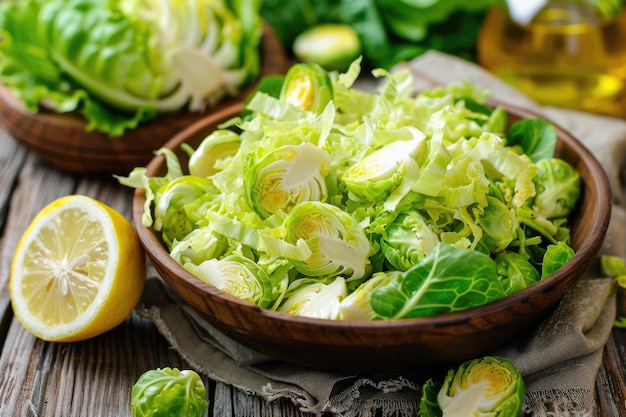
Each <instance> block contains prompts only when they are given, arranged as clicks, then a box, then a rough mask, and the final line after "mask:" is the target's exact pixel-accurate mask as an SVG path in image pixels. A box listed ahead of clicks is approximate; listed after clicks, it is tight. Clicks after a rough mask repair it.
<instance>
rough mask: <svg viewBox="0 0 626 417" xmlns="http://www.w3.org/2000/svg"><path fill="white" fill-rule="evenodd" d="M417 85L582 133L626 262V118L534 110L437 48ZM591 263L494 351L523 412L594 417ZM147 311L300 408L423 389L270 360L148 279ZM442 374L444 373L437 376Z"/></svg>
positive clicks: (599, 299)
mask: <svg viewBox="0 0 626 417" xmlns="http://www.w3.org/2000/svg"><path fill="white" fill-rule="evenodd" d="M405 65H406V66H407V67H408V68H409V69H411V71H413V72H414V74H415V77H416V89H423V88H428V87H432V83H433V82H434V83H439V84H446V83H448V82H450V81H454V80H460V79H466V80H468V81H470V82H472V83H473V84H476V85H479V86H482V87H484V88H489V89H490V90H491V91H492V97H494V98H495V99H498V100H500V101H503V102H508V103H511V104H515V105H517V106H518V107H526V108H530V109H533V110H535V111H538V112H539V113H540V114H542V115H543V116H544V117H546V118H548V119H551V120H553V121H554V122H556V123H557V124H559V125H560V126H562V127H564V128H565V129H567V130H569V131H570V132H572V133H573V134H574V135H575V136H576V137H578V138H579V139H580V140H581V141H582V142H583V143H584V144H585V145H586V146H587V147H588V148H589V149H590V150H591V151H592V153H593V154H594V155H595V156H596V157H597V158H598V159H599V160H600V162H601V163H602V165H603V166H604V167H605V168H606V171H607V174H608V175H609V178H610V181H611V185H612V187H613V193H614V208H613V216H612V219H611V222H612V223H611V227H610V231H609V234H608V236H607V239H606V242H605V245H604V248H603V253H610V254H614V255H620V256H623V257H625V258H626V239H625V238H624V235H623V231H624V230H626V229H625V226H626V215H625V213H626V212H625V211H624V207H623V205H624V201H623V198H624V197H623V193H622V189H623V186H622V183H621V176H622V173H623V168H624V167H623V165H624V157H625V155H626V154H625V149H624V147H625V146H626V122H623V121H620V120H616V119H611V118H608V117H602V116H594V115H589V114H585V113H578V112H573V111H566V110H560V109H554V108H540V107H538V106H536V105H535V104H534V103H533V102H532V101H530V100H529V99H528V98H526V97H525V96H523V95H522V94H520V93H519V92H518V91H516V90H515V89H513V88H511V87H510V86H508V85H506V84H504V83H503V82H501V81H499V80H497V79H495V78H494V77H492V76H490V75H489V74H488V73H486V72H485V71H484V70H482V69H481V68H479V67H478V66H475V65H472V64H470V63H467V62H465V61H462V60H460V59H458V58H455V57H451V56H448V55H444V54H441V53H437V52H429V53H427V54H425V55H422V56H421V57H419V58H417V59H415V60H414V61H411V62H410V63H407V64H405ZM598 276H599V270H598V269H597V268H596V266H594V267H593V268H591V269H590V270H589V271H588V273H587V276H586V278H585V279H583V280H581V281H580V282H579V283H578V284H577V285H576V286H575V288H573V289H572V290H571V291H570V292H569V293H568V294H567V295H566V297H565V298H564V299H563V301H562V302H561V303H560V304H559V306H558V308H557V309H556V310H555V311H554V312H553V313H552V314H551V315H550V316H549V317H547V318H546V319H545V320H544V321H543V322H542V323H541V324H539V325H538V326H537V327H536V328H533V329H531V331H529V332H528V333H527V334H524V335H521V336H520V338H519V340H515V341H512V342H511V343H509V344H507V345H506V346H504V347H503V348H501V349H498V350H497V351H495V352H493V353H494V354H499V355H503V356H506V357H508V358H510V359H511V360H512V361H513V362H514V363H515V364H516V365H517V366H518V367H519V368H520V370H521V372H522V374H523V376H524V381H525V383H526V387H527V393H526V397H525V399H524V409H523V412H522V415H532V416H555V415H593V414H594V412H595V409H594V408H595V399H594V386H595V378H596V375H597V372H598V369H599V366H600V364H601V359H602V353H603V347H604V345H605V343H606V341H607V339H608V337H609V335H610V332H611V329H612V324H613V320H614V318H615V304H616V303H615V297H614V295H610V294H609V284H610V280H609V279H605V278H598ZM138 311H139V312H140V314H143V315H145V316H147V317H150V318H151V319H152V320H153V321H154V323H155V324H156V325H157V327H158V328H159V330H160V331H161V333H162V334H163V335H164V336H165V337H166V338H167V340H168V341H169V342H170V344H171V345H172V347H173V348H174V349H176V350H177V351H178V352H179V353H180V355H181V356H182V357H183V358H184V359H185V360H186V361H188V362H189V364H190V366H192V367H193V368H195V369H197V370H198V371H201V372H204V373H205V374H207V375H208V376H210V377H211V378H214V379H215V380H218V381H221V382H224V383H228V384H232V385H233V386H235V387H238V388H240V389H242V390H244V391H246V392H249V393H251V394H253V395H259V396H261V397H263V398H264V399H266V400H268V401H272V400H275V399H279V398H289V399H291V400H292V401H293V402H294V403H295V404H297V405H298V406H299V407H300V408H301V410H302V411H305V412H311V413H313V414H317V415H320V414H322V413H324V412H326V413H333V414H336V415H340V416H345V417H349V416H357V415H358V416H370V415H380V416H396V415H400V416H404V415H416V413H417V410H418V402H419V397H420V386H419V384H418V383H417V382H416V381H417V379H416V378H414V375H411V374H410V373H406V374H401V375H384V376H378V377H371V376H369V377H364V376H360V375H342V374H333V373H328V372H319V371H315V370H311V369H304V368H300V367H297V366H293V365H289V364H286V363H283V362H280V361H276V360H270V359H269V358H266V357H264V356H262V355H260V354H258V353H256V352H253V351H251V350H249V349H247V348H245V347H243V346H240V345H238V344H237V343H235V342H234V341H232V340H230V339H228V338H227V337H225V336H224V335H222V334H221V333H220V332H218V331H217V330H215V329H214V328H212V327H211V326H210V325H208V324H207V323H206V321H204V320H203V319H202V318H201V317H200V316H198V315H197V314H196V313H195V312H194V311H193V310H192V309H191V308H190V307H188V306H185V305H184V304H183V303H180V302H178V301H177V300H175V299H174V298H173V297H172V296H171V295H169V294H168V292H167V290H166V289H165V288H164V285H163V284H162V282H161V281H160V279H158V278H152V279H150V280H149V282H148V286H147V287H146V290H145V292H144V295H143V299H142V303H141V305H140V306H139V307H138ZM433 378H439V379H441V378H443V375H433Z"/></svg>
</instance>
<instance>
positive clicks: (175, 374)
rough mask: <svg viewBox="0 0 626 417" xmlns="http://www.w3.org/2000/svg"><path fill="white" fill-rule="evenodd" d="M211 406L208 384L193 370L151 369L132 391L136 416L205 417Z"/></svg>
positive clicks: (134, 414) (140, 378)
mask: <svg viewBox="0 0 626 417" xmlns="http://www.w3.org/2000/svg"><path fill="white" fill-rule="evenodd" d="M207 407H208V402H207V399H206V388H205V386H204V383H203V382H202V379H201V378H200V376H199V375H198V374H197V373H196V372H195V371H192V370H182V371H181V370H179V369H176V368H169V367H168V368H158V369H151V370H149V371H147V372H145V373H144V374H143V375H141V376H140V377H139V379H138V380H137V382H136V383H135V385H133V390H132V392H131V401H130V408H131V410H132V412H133V416H134V417H170V416H185V417H202V416H203V415H204V413H205V411H206V409H207Z"/></svg>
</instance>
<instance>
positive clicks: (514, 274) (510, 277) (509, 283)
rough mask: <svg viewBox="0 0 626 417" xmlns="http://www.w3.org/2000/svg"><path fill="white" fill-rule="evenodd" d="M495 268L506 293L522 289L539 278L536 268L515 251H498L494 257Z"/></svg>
mask: <svg viewBox="0 0 626 417" xmlns="http://www.w3.org/2000/svg"><path fill="white" fill-rule="evenodd" d="M496 270H497V271H498V275H499V276H500V277H502V281H501V283H502V289H503V290H504V293H505V294H506V295H510V294H513V293H516V292H518V291H519V290H523V289H524V288H526V287H528V286H529V285H531V284H534V283H535V282H537V281H539V279H540V276H539V272H538V271H537V268H535V266H534V265H533V264H531V263H530V262H529V261H528V259H526V258H525V257H523V256H522V255H520V254H518V253H515V252H502V253H500V254H499V255H498V256H497V257H496Z"/></svg>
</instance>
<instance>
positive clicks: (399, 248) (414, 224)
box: [380, 210, 439, 271]
mask: <svg viewBox="0 0 626 417" xmlns="http://www.w3.org/2000/svg"><path fill="white" fill-rule="evenodd" d="M438 243H439V238H438V236H437V234H436V233H435V232H433V230H432V229H431V228H430V227H429V226H428V224H427V223H426V220H424V218H423V217H422V215H421V214H419V213H418V212H417V211H415V210H411V211H408V212H405V213H401V214H400V215H398V217H396V218H395V220H394V221H393V222H391V223H389V224H388V225H387V226H386V227H385V233H384V236H383V237H382V239H381V241H380V246H381V249H382V251H383V253H384V254H385V258H386V259H387V261H388V262H389V263H390V264H391V265H392V266H393V267H394V268H397V269H399V270H401V271H406V270H407V269H409V268H411V267H412V266H414V265H416V264H418V263H419V262H421V261H422V260H423V259H424V258H425V257H426V255H428V254H429V253H430V252H431V251H432V250H433V249H434V248H435V247H436V246H437V244H438Z"/></svg>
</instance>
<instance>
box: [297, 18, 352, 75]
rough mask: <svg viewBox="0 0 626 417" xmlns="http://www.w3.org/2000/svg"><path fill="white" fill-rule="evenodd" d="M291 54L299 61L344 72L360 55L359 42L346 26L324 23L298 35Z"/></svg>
mask: <svg viewBox="0 0 626 417" xmlns="http://www.w3.org/2000/svg"><path fill="white" fill-rule="evenodd" d="M293 53H294V55H295V56H296V58H298V59H299V60H301V61H304V62H314V63H316V64H319V65H321V66H322V67H324V68H325V69H327V70H329V71H332V70H335V71H345V70H346V69H348V67H349V66H350V63H352V61H354V60H355V59H357V58H358V57H359V55H360V54H361V40H360V39H359V35H358V34H357V33H356V31H355V30H354V29H353V28H352V27H350V26H348V25H344V24H340V23H324V24H320V25H317V26H312V27H310V28H308V29H307V30H305V31H304V32H302V33H301V34H300V35H298V37H296V39H295V41H294V43H293Z"/></svg>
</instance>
